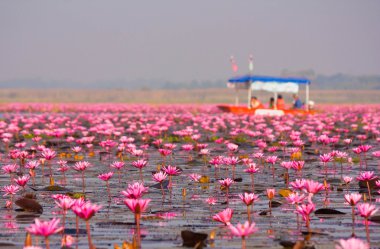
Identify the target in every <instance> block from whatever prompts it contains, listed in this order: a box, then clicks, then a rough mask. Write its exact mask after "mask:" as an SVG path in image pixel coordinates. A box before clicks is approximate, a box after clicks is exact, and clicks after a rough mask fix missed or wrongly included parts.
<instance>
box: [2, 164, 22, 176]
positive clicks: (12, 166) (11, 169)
mask: <svg viewBox="0 0 380 249" xmlns="http://www.w3.org/2000/svg"><path fill="white" fill-rule="evenodd" d="M1 169H2V170H3V172H4V173H6V174H12V173H15V172H16V171H17V169H18V165H17V164H7V165H4V166H3V167H2V168H1Z"/></svg>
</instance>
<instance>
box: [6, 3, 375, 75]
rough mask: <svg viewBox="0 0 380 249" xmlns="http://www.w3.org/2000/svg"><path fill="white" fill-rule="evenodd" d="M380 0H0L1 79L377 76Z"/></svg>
mask: <svg viewBox="0 0 380 249" xmlns="http://www.w3.org/2000/svg"><path fill="white" fill-rule="evenodd" d="M379 13H380V1H377V0H372V1H370V0H360V1H359V0H329V1H328V0H325V1H324V0H318V1H317V0H315V1H306V0H286V1H285V0H277V1H275V0H262V1H258V0H257V1H254V0H247V1H239V0H235V1H227V0H225V1H223V0H213V1H211V0H210V1H205V0H202V1H178V0H171V1H165V0H162V1H158V0H151V1H126V0H120V1H113V0H110V1H106V0H78V1H77V0H66V1H60V0H54V1H52V0H46V1H37V0H28V1H15V0H3V1H0V32H1V33H0V81H4V80H13V79H42V80H47V81H50V80H52V81H62V80H67V81H78V82H92V81H99V80H100V81H104V80H118V79H122V80H136V79H148V80H149V79H164V80H170V81H187V82H188V81H191V80H219V79H226V78H228V77H229V76H231V75H232V72H231V67H230V64H229V57H230V55H235V57H236V60H237V63H238V65H239V73H240V74H243V73H246V72H247V70H248V65H247V64H248V62H247V60H248V55H249V54H250V53H253V55H254V61H255V73H257V74H269V75H279V74H280V73H281V71H282V70H283V69H285V68H287V69H289V70H294V71H296V70H303V69H314V70H315V71H316V72H317V73H322V74H334V73H338V72H341V73H349V74H354V75H359V74H380V48H379V44H380V14H379Z"/></svg>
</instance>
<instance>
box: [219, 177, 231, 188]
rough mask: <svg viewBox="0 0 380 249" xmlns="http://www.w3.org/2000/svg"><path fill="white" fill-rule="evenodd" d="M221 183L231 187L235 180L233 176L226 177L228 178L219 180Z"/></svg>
mask: <svg viewBox="0 0 380 249" xmlns="http://www.w3.org/2000/svg"><path fill="white" fill-rule="evenodd" d="M219 183H220V184H221V185H222V186H224V187H226V188H229V187H230V186H231V185H232V183H234V180H232V179H231V178H226V179H223V180H219Z"/></svg>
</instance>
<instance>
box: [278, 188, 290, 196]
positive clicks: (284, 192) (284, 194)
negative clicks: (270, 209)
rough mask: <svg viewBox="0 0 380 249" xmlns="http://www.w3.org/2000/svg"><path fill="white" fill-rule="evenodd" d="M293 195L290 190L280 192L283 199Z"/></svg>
mask: <svg viewBox="0 0 380 249" xmlns="http://www.w3.org/2000/svg"><path fill="white" fill-rule="evenodd" d="M291 193H293V191H291V190H290V189H280V190H279V191H278V194H279V195H281V196H282V197H288V196H289V195H290V194H291Z"/></svg>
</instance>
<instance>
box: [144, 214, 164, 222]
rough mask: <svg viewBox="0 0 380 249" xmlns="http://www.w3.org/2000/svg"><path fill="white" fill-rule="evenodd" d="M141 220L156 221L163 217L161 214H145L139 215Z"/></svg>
mask: <svg viewBox="0 0 380 249" xmlns="http://www.w3.org/2000/svg"><path fill="white" fill-rule="evenodd" d="M141 220H147V221H155V220H158V221H161V220H164V218H162V217H161V216H158V215H147V216H141Z"/></svg>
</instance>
